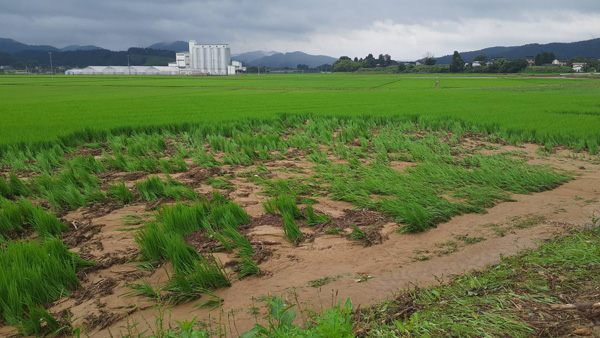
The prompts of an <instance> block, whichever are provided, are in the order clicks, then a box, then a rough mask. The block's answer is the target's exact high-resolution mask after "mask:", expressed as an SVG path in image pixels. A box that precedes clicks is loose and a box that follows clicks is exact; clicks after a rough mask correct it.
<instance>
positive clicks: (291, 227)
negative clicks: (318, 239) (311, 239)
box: [283, 213, 303, 244]
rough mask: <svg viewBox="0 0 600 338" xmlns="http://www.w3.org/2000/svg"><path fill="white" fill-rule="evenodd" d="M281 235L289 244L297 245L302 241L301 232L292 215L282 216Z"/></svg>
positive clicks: (285, 214)
mask: <svg viewBox="0 0 600 338" xmlns="http://www.w3.org/2000/svg"><path fill="white" fill-rule="evenodd" d="M283 233H284V235H285V237H286V238H287V239H288V241H290V243H293V244H297V243H298V241H300V239H302V235H303V234H302V231H300V228H298V225H296V223H295V222H294V216H293V215H292V214H288V213H284V214H283Z"/></svg>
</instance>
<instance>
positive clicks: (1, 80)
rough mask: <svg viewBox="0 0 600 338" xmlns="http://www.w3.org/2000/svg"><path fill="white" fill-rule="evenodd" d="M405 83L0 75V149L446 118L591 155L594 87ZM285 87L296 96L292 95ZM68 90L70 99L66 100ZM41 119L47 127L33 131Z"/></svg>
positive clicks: (395, 79)
mask: <svg viewBox="0 0 600 338" xmlns="http://www.w3.org/2000/svg"><path fill="white" fill-rule="evenodd" d="M410 75H411V74H409V75H357V74H353V75H350V74H311V75H281V76H269V77H257V76H242V77H234V78H233V77H231V78H229V77H228V78H224V79H222V78H216V77H207V78H197V77H169V78H164V77H163V78H157V77H134V78H132V79H128V78H124V77H109V76H105V77H86V76H82V77H57V78H56V79H55V80H54V81H49V80H48V79H47V78H46V77H35V76H28V77H23V76H2V77H0V85H2V88H3V90H2V92H1V93H0V110H2V111H3V112H5V114H4V115H3V123H2V126H1V127H0V144H11V143H19V142H45V141H50V142H52V141H53V140H55V139H56V138H58V137H64V136H66V135H69V134H72V133H74V132H80V131H83V130H84V129H86V128H91V129H93V130H108V129H113V128H122V127H148V126H156V125H168V124H171V125H173V124H182V123H200V122H202V123H204V122H222V121H225V120H239V119H245V118H250V117H252V118H266V119H272V118H274V117H275V116H276V115H277V114H280V113H296V114H297V113H300V114H306V113H313V114H315V115H338V116H342V115H343V116H361V115H378V116H392V115H393V116H398V115H402V116H423V117H426V118H439V117H449V118H453V119H458V120H461V121H464V122H465V123H467V124H472V125H477V126H480V127H485V128H486V129H489V130H497V131H501V132H502V133H505V134H506V136H507V137H506V138H507V139H508V138H510V137H511V136H513V137H515V138H518V139H521V140H537V141H538V142H539V143H541V144H545V143H546V141H551V142H552V143H562V144H568V145H575V144H576V143H578V142H580V141H582V142H584V143H589V148H590V149H591V150H593V149H597V145H598V141H599V140H600V135H599V134H598V130H600V121H599V120H598V118H597V113H598V105H597V102H598V95H599V94H598V92H599V91H598V87H599V85H598V82H597V80H594V79H552V78H524V77H519V76H517V77H497V78H487V79H486V78H477V77H469V76H466V77H460V78H444V77H442V78H441V88H442V89H439V90H436V89H435V79H434V78H432V77H427V76H419V77H418V78H412V77H413V76H410ZM291 88H295V89H302V90H288V89H291ZM328 89H335V90H328ZM344 89H352V90H344ZM64 90H68V91H69V92H68V93H69V94H68V95H63V93H64ZM267 98H268V99H267ZM200 103H201V104H200ZM165 111H168V112H169V113H168V114H165V113H164V112H165ZM594 114H596V115H594ZM23 116H26V117H27V119H25V120H24V119H23V118H22V117H23ZM40 120H44V122H45V123H44V124H43V125H41V124H39V123H37V121H40ZM81 136H82V137H83V134H81ZM85 141H86V142H95V140H85ZM587 147H588V146H586V148H587Z"/></svg>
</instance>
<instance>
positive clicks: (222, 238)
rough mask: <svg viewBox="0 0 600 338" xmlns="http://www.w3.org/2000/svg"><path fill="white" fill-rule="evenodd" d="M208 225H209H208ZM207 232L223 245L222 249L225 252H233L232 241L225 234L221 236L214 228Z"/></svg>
mask: <svg viewBox="0 0 600 338" xmlns="http://www.w3.org/2000/svg"><path fill="white" fill-rule="evenodd" d="M209 226H210V225H209ZM209 233H210V234H211V236H212V237H213V238H214V239H216V240H218V241H219V243H221V245H222V246H223V249H224V250H225V251H226V252H227V253H233V246H232V243H231V242H230V240H228V239H227V238H226V237H225V236H223V235H222V234H221V233H220V232H216V231H214V230H212V229H211V230H210V231H209Z"/></svg>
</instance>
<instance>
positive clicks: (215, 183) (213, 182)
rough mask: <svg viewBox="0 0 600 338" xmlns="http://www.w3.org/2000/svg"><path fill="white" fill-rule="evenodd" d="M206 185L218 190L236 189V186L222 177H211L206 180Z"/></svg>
mask: <svg viewBox="0 0 600 338" xmlns="http://www.w3.org/2000/svg"><path fill="white" fill-rule="evenodd" d="M206 184H208V185H210V186H212V187H214V188H217V189H235V186H234V185H233V184H231V182H229V181H227V180H226V179H224V178H222V177H212V176H211V177H209V178H208V179H207V180H206Z"/></svg>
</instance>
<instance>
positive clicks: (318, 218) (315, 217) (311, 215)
mask: <svg viewBox="0 0 600 338" xmlns="http://www.w3.org/2000/svg"><path fill="white" fill-rule="evenodd" d="M304 213H305V214H306V215H305V216H306V224H307V225H317V224H321V223H326V222H328V221H329V217H328V216H327V215H325V214H315V210H314V209H313V207H312V205H311V204H308V205H307V206H306V209H304Z"/></svg>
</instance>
